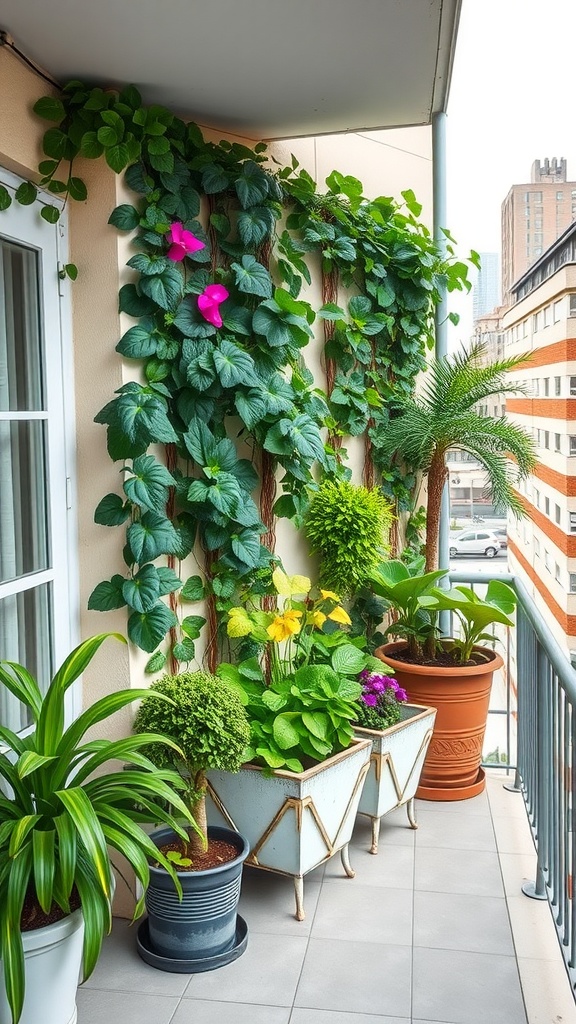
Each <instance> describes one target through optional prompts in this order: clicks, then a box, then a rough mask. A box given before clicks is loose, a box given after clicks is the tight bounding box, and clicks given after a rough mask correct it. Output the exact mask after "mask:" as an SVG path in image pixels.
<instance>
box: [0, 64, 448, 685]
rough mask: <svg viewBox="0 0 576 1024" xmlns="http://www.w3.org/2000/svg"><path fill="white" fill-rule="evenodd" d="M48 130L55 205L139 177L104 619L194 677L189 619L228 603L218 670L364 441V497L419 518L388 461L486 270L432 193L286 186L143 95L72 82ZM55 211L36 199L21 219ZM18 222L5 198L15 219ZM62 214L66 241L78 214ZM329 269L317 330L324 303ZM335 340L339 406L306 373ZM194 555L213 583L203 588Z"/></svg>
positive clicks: (303, 177)
mask: <svg viewBox="0 0 576 1024" xmlns="http://www.w3.org/2000/svg"><path fill="white" fill-rule="evenodd" d="M35 111H36V113H37V114H38V115H39V116H40V117H43V118H45V119H47V120H49V121H51V122H55V124H54V126H53V127H50V128H49V129H48V130H47V131H46V133H45V135H44V140H43V148H44V153H45V156H46V159H45V160H43V161H42V162H41V163H40V165H39V173H40V175H41V178H40V187H42V188H43V189H45V190H47V191H49V192H52V193H53V194H55V195H59V196H63V197H64V199H65V201H67V200H68V198H70V199H73V200H79V201H84V200H86V199H87V198H88V196H87V190H86V186H85V184H84V182H83V181H82V180H81V179H80V178H79V177H78V176H77V175H75V173H74V161H75V159H76V157H77V156H78V155H80V156H83V157H89V158H103V159H105V160H106V162H107V164H108V165H109V166H110V167H111V168H112V170H114V171H115V172H117V173H120V172H124V176H125V183H126V185H127V186H128V188H129V189H131V190H132V192H133V193H134V195H135V198H134V200H133V202H132V203H127V204H123V205H121V206H119V207H117V208H116V209H115V210H114V211H112V213H111V215H110V220H109V223H110V224H111V225H112V226H113V227H115V228H116V229H118V230H120V231H125V232H129V233H130V234H131V241H132V243H133V245H134V248H135V250H136V251H135V254H134V255H133V256H132V257H131V258H130V259H129V261H128V266H129V267H130V268H131V269H132V271H133V272H134V280H133V281H132V282H131V283H129V284H126V285H124V286H123V287H122V288H121V289H120V294H119V309H120V311H121V312H123V313H126V314H127V315H129V316H130V317H132V318H133V319H134V320H135V323H134V325H133V326H131V327H130V328H129V329H128V330H127V331H126V333H125V334H124V335H123V336H122V337H121V338H120V340H119V342H118V344H117V346H116V349H117V351H118V353H119V354H120V355H121V356H122V357H124V358H125V359H127V360H133V361H134V363H135V370H136V369H137V372H135V378H136V379H134V380H133V381H131V382H129V383H127V384H125V385H123V386H122V387H121V388H120V389H119V390H118V391H117V392H116V394H115V396H114V397H113V398H112V399H111V401H110V402H108V403H107V405H106V406H105V407H104V408H103V409H102V410H101V411H100V412H99V413H98V415H97V416H96V421H97V422H98V423H101V424H103V425H105V426H106V429H107V446H108V453H109V455H110V457H111V459H112V460H113V461H115V462H119V463H121V473H122V481H123V482H122V493H110V494H107V495H105V496H104V497H103V498H102V500H101V501H100V503H99V505H98V507H97V509H96V512H95V520H96V522H97V523H99V524H101V525H103V526H107V527H115V526H123V527H124V528H125V531H126V543H125V546H124V562H125V570H124V572H123V573H120V572H119V573H117V574H115V575H114V576H112V578H111V579H110V580H105V581H102V582H101V583H99V584H98V585H97V587H96V588H95V590H94V591H93V593H92V595H91V596H90V599H89V607H90V608H93V609H97V610H100V611H107V610H111V609H116V608H121V607H126V608H127V611H128V634H129V636H130V639H131V640H132V641H133V642H134V643H135V644H137V645H138V646H139V647H141V648H142V649H143V650H145V651H148V652H149V653H150V654H152V658H151V660H150V662H149V669H150V670H158V669H159V668H161V667H162V665H163V663H164V660H165V656H166V655H165V653H164V650H165V648H166V644H165V643H164V640H165V637H166V635H167V634H168V635H169V638H170V643H169V645H168V646H169V650H170V657H171V659H172V661H173V662H174V661H184V662H187V661H190V660H191V659H192V658H193V657H194V643H195V640H197V639H198V637H199V635H200V631H201V629H202V628H203V626H204V623H205V619H204V617H203V616H199V615H185V614H183V613H182V610H181V608H182V603H183V602H186V601H190V602H196V601H199V600H201V599H204V598H207V600H208V619H209V627H210V628H209V637H208V660H209V662H210V664H211V667H213V666H214V664H215V662H216V660H217V657H218V649H217V642H216V630H217V624H218V613H219V612H220V611H222V610H223V609H224V608H226V607H227V606H228V605H229V603H230V602H231V601H232V599H233V597H234V596H235V595H236V594H237V592H238V589H239V588H240V589H247V588H251V589H252V590H256V591H257V590H258V589H259V588H261V590H262V592H264V591H265V590H266V585H265V583H263V580H265V579H266V577H267V574H269V563H270V561H271V559H273V557H274V548H273V545H274V523H275V518H276V517H278V516H282V517H288V518H290V519H292V520H293V521H294V522H295V524H296V526H298V527H299V526H300V525H301V524H302V521H303V517H304V515H305V512H306V509H307V505H308V501H309V494H310V489H314V488H315V487H316V486H317V477H318V473H317V472H316V467H318V469H319V471H320V473H321V475H323V476H327V477H334V478H338V477H346V476H348V475H349V470H348V468H347V464H346V450H345V448H344V447H343V446H342V442H343V441H344V440H345V438H346V437H348V436H354V435H363V436H364V438H365V445H366V448H365V468H364V477H365V480H366V481H368V483H370V484H371V483H373V482H374V481H377V482H378V484H379V485H381V486H382V488H383V489H384V491H385V492H386V493H387V494H388V495H389V496H391V497H392V498H393V499H394V501H395V502H396V505H397V507H399V508H401V509H409V508H410V507H411V502H412V493H411V491H412V484H413V481H412V480H411V479H410V478H407V477H406V476H402V474H401V473H400V471H399V470H398V469H392V468H391V467H390V466H389V465H387V464H385V463H384V461H383V460H382V458H381V457H380V456H379V439H380V438H381V437H382V436H383V433H384V432H385V431H386V425H387V423H388V420H389V417H390V416H393V415H394V411H395V403H396V402H397V400H398V396H399V395H401V394H404V393H407V392H410V391H411V390H412V388H413V386H414V380H415V377H416V375H417V374H418V373H419V371H420V370H421V369H422V368H423V366H424V364H425V355H426V350H427V348H430V347H431V346H432V344H433V314H434V307H435V305H436V304H437V302H438V300H439V297H440V289H441V287H442V285H443V284H444V283H447V285H448V288H449V289H452V288H461V287H463V286H466V287H467V286H468V285H467V274H466V270H467V268H466V264H464V263H462V262H459V261H457V260H456V259H455V257H454V253H453V251H452V249H451V248H450V249H449V253H448V258H445V257H443V256H442V255H441V254H440V253H439V251H438V249H437V247H436V246H435V244H434V242H433V240H432V239H431V237H430V234H429V232H428V230H427V229H426V227H425V226H424V225H422V224H421V223H420V222H419V220H418V218H419V216H420V212H421V209H420V206H419V204H418V203H417V202H416V199H415V197H414V195H413V194H412V193H411V192H409V191H408V192H405V193H403V203H402V205H399V204H398V203H396V202H395V201H394V200H393V199H391V198H388V197H379V198H377V199H375V200H367V199H366V198H365V197H364V195H363V188H362V184H361V182H360V181H358V180H357V179H355V178H352V177H349V176H347V177H346V176H343V175H341V174H339V173H338V172H336V171H334V172H333V173H332V174H331V175H330V176H329V177H328V178H327V180H326V191H323V192H320V191H319V189H318V187H317V185H316V183H315V182H314V180H313V179H312V177H311V176H310V175H309V174H308V173H307V172H306V171H305V170H304V169H302V168H300V167H299V165H298V163H297V161H296V160H295V159H294V158H293V160H292V164H291V166H289V167H280V166H277V167H276V168H274V167H273V166H272V165H271V164H270V162H269V161H268V158H267V153H266V147H265V145H264V144H259V145H256V146H255V147H254V148H253V149H250V148H247V147H245V146H242V145H239V144H237V143H231V142H228V141H226V140H223V141H221V142H219V143H218V144H216V143H213V142H207V141H206V140H205V139H204V138H203V136H202V133H201V132H200V130H199V128H198V127H197V126H196V125H194V124H187V123H185V122H184V121H182V120H181V119H179V118H177V117H175V116H174V115H173V114H172V113H170V112H169V111H168V110H166V109H164V108H162V107H159V106H148V107H145V106H143V104H142V100H141V97H140V94H139V93H138V91H137V89H135V88H134V87H133V86H130V87H128V88H126V89H123V90H121V91H119V92H118V91H114V90H106V91H105V90H102V89H100V88H89V87H87V86H86V85H84V84H83V83H81V82H70V83H68V85H66V86H65V87H64V90H63V92H62V96H61V97H60V98H59V99H54V98H50V97H46V98H43V99H41V100H39V101H38V103H37V104H36V106H35ZM36 194H37V186H36V185H34V184H33V183H31V182H26V183H24V184H23V185H22V186H20V188H19V189H18V190H17V192H16V194H15V198H16V200H17V201H19V202H21V203H31V202H33V201H34V199H35V198H36ZM11 201H12V196H11V195H10V193H9V192H8V190H6V189H3V188H2V187H0V209H5V208H6V207H7V206H8V205H9V203H10V202H11ZM41 213H42V216H43V217H45V219H47V220H48V221H50V222H55V221H56V220H57V219H58V216H59V209H58V207H56V206H43V208H42V211H41ZM318 260H319V261H320V267H321V273H322V294H323V304H322V306H321V308H320V309H316V310H315V309H313V308H312V306H311V304H310V302H309V301H307V299H306V298H305V294H306V286H309V285H310V284H311V283H312V271H311V267H313V266H314V265H316V263H317V261H318ZM68 273H69V274H70V276H75V273H76V268H75V267H74V266H73V265H69V270H68ZM339 289H340V291H342V292H345V294H346V295H347V296H348V300H347V301H346V302H342V301H339V300H338V296H339V294H340V291H339ZM318 320H319V321H321V322H322V323H323V325H324V328H323V329H324V342H325V344H324V355H325V360H326V370H327V386H326V393H325V392H324V391H322V390H321V389H320V388H318V387H317V386H316V385H315V382H314V379H313V376H312V374H311V373H310V371H309V370H308V369H307V367H306V348H307V346H308V345H309V343H310V341H311V339H312V338H313V337H314V332H315V324H316V321H318ZM316 331H318V325H317V324H316ZM162 453H164V455H163V457H162ZM277 481H278V483H277ZM255 496H258V500H259V505H258V504H257V503H256V500H255ZM263 541H264V543H263ZM193 551H194V552H195V553H196V555H197V556H199V553H200V555H201V559H202V561H201V572H200V573H199V574H198V575H195V576H192V577H190V578H189V579H187V580H183V579H182V578H181V576H180V574H179V567H180V564H181V563H182V562H183V560H184V559H186V558H187V556H189V555H190V554H191V553H192V552H193ZM159 559H160V560H163V564H157V562H158V560H159ZM166 597H167V598H168V600H167V601H165V600H163V598H166Z"/></svg>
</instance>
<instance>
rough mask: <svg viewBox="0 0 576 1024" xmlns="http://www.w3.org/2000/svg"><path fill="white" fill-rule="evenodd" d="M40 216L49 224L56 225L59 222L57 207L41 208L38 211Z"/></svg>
mask: <svg viewBox="0 0 576 1024" xmlns="http://www.w3.org/2000/svg"><path fill="white" fill-rule="evenodd" d="M40 216H41V217H43V219H44V220H46V221H48V223H49V224H57V223H58V221H59V220H60V210H59V209H58V207H57V206H43V207H42V209H41V210H40Z"/></svg>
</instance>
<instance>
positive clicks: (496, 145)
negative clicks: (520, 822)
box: [447, 0, 576, 344]
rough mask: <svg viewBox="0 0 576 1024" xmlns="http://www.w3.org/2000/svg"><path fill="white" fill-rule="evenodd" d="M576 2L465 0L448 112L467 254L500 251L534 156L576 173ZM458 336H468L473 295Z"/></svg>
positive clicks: (452, 187)
mask: <svg viewBox="0 0 576 1024" xmlns="http://www.w3.org/2000/svg"><path fill="white" fill-rule="evenodd" d="M575 39H576V0H463V3H462V14H461V18H460V27H459V31H458V39H457V44H456V56H455V62H454V70H453V75H452V85H451V89H450V97H449V102H448V117H447V189H448V204H447V205H448V227H449V229H450V231H451V233H452V235H453V236H454V237H455V238H456V240H457V242H458V253H459V255H463V256H465V255H466V254H467V253H468V252H469V250H470V249H471V248H472V249H476V250H477V251H478V252H499V250H500V208H501V205H502V202H503V200H504V198H505V197H506V195H507V193H508V191H509V189H510V187H511V185H516V184H521V183H523V182H528V181H529V180H530V170H531V167H532V163H533V161H534V160H540V161H542V160H544V159H545V158H546V157H549V158H550V159H551V158H552V157H557V158H561V157H565V158H566V159H567V161H568V180H576V60H575V57H574V52H575V51H574V40H575ZM450 305H451V308H455V309H457V311H458V312H459V313H460V316H461V322H460V325H459V326H458V328H455V329H452V330H451V343H452V344H454V342H456V343H457V342H458V341H459V340H465V339H467V338H468V337H469V335H470V333H471V327H472V299H471V297H469V298H468V299H467V300H465V301H462V300H460V301H451V303H450Z"/></svg>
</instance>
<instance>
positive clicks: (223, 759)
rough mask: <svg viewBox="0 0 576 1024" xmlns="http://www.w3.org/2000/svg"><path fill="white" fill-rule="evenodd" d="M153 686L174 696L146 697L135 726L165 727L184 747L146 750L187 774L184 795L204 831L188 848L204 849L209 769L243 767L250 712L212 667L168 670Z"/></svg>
mask: <svg viewBox="0 0 576 1024" xmlns="http://www.w3.org/2000/svg"><path fill="white" fill-rule="evenodd" d="M150 689H151V690H153V691H156V692H160V693H163V694H166V695H167V696H169V697H171V698H172V700H173V701H174V704H173V705H172V704H168V703H164V702H163V701H162V702H160V701H155V700H146V698H144V700H143V701H142V704H141V705H140V708H139V710H138V713H137V715H136V720H135V722H134V730H135V732H137V733H147V732H156V733H161V734H163V735H165V736H168V737H170V738H171V739H173V740H174V741H175V742H176V743H177V744H178V746H179V747H180V749H181V750H182V751H183V753H184V759H182V758H181V757H179V756H178V754H177V753H176V752H175V751H173V750H171V749H169V748H167V747H163V746H161V745H160V744H158V743H155V744H151V745H150V747H149V748H148V749H147V750H146V753H147V755H148V756H149V757H150V760H152V761H153V762H154V763H155V764H156V765H157V766H158V767H159V768H167V767H169V768H176V770H177V771H178V772H179V773H180V775H181V776H182V777H183V778H185V779H186V780H189V789H188V792H187V794H186V795H185V797H184V799H185V801H186V802H187V804H188V806H189V808H190V810H191V812H192V814H193V815H194V818H195V820H196V822H197V824H198V826H199V828H200V830H201V832H202V835H203V836H204V843H202V840H201V838H200V836H198V835H196V834H195V833H194V832H191V833H190V853H191V854H192V856H194V855H200V854H201V853H202V849H203V847H204V848H205V846H206V836H207V832H206V805H205V795H206V770H207V769H209V768H219V769H221V770H223V771H229V772H236V771H238V770H239V768H240V766H241V765H242V764H243V763H244V760H245V758H244V751H245V750H246V747H247V746H248V742H249V739H250V723H249V720H248V716H247V714H246V711H245V709H244V706H243V704H242V701H241V699H240V697H239V695H238V694H237V693H236V692H235V691H234V690H233V689H232V687H230V686H229V685H228V684H227V683H225V682H223V681H222V680H221V679H218V678H217V677H216V676H213V675H211V674H210V673H208V672H181V673H180V674H178V675H174V676H171V675H165V676H162V678H161V679H159V680H158V682H156V683H153V685H152V686H151V687H150ZM160 704H161V705H162V706H161V707H160V706H159V705H160Z"/></svg>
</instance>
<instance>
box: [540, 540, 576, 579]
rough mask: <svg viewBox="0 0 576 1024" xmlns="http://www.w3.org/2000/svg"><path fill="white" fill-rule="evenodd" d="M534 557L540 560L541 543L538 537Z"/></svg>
mask: <svg viewBox="0 0 576 1024" xmlns="http://www.w3.org/2000/svg"><path fill="white" fill-rule="evenodd" d="M534 557H535V558H540V541H539V540H538V537H534ZM575 575H576V574H575Z"/></svg>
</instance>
